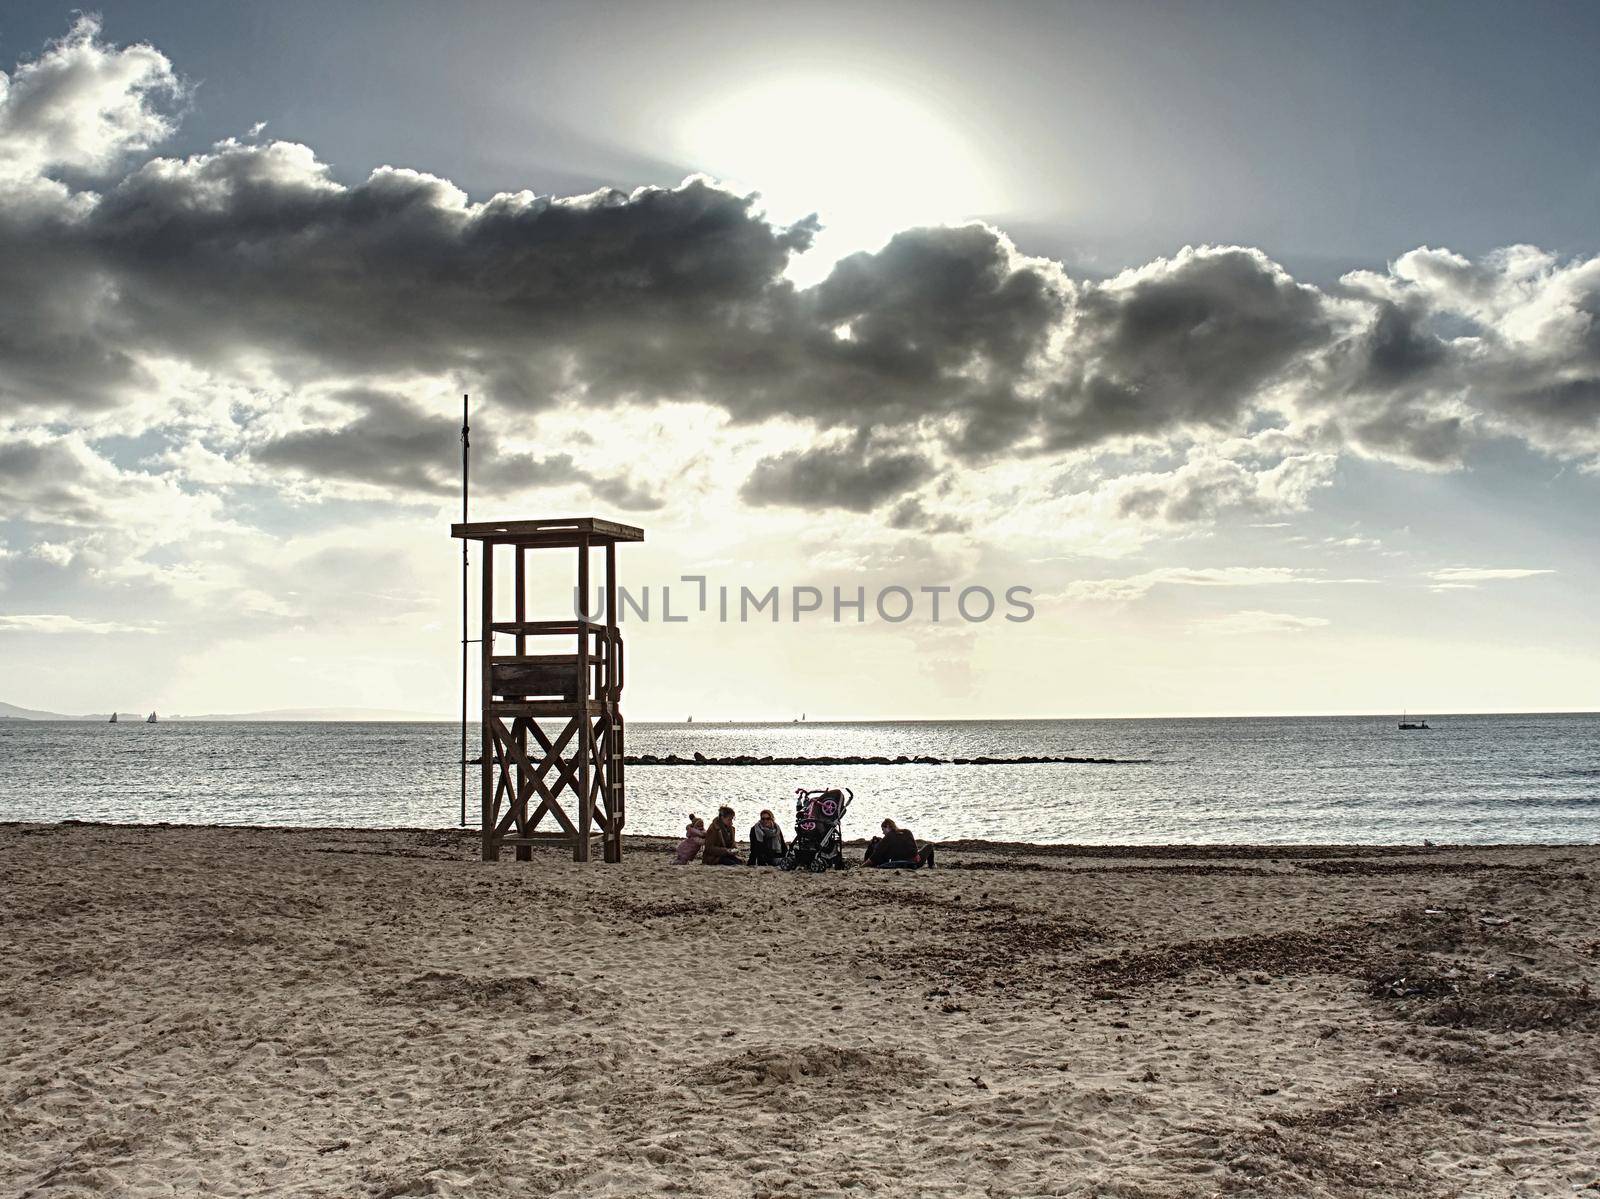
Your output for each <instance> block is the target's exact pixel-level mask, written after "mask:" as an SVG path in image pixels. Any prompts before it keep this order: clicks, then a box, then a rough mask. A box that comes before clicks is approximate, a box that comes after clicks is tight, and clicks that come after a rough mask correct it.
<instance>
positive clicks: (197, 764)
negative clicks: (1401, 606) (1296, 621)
mask: <svg viewBox="0 0 1600 1199" xmlns="http://www.w3.org/2000/svg"><path fill="white" fill-rule="evenodd" d="M1429 724H1430V726H1431V727H1430V728H1429V729H1427V730H1425V731H1416V732H1402V731H1400V730H1399V729H1397V728H1396V720H1395V718H1394V717H1370V716H1337V717H1289V718H1282V717H1273V718H1235V719H1228V718H1211V719H1144V720H978V721H888V722H880V723H824V722H820V721H809V722H806V723H789V724H651V723H634V722H630V723H629V725H628V752H629V753H630V754H646V753H654V754H657V755H664V754H670V753H676V754H679V755H682V756H692V755H693V754H694V753H695V752H696V751H699V752H701V753H703V754H705V755H706V756H708V757H732V756H737V755H742V754H749V755H752V756H757V757H759V756H765V755H771V756H774V757H796V756H807V757H818V756H828V757H846V756H862V757H875V756H882V757H889V758H893V757H898V756H901V755H905V756H907V757H916V756H927V757H938V758H956V757H965V758H972V757H982V756H987V757H1021V756H1027V755H1033V756H1041V755H1049V756H1074V757H1098V758H1117V759H1125V761H1122V762H1118V763H1107V764H1067V765H983V766H956V765H950V766H916V765H911V766H813V767H795V766H700V767H684V766H633V767H629V768H628V775H627V777H628V799H627V811H628V819H627V828H628V831H629V832H632V833H647V834H664V835H677V834H679V833H680V832H681V831H682V828H683V825H684V822H685V819H686V817H687V815H688V813H690V812H694V813H698V814H701V815H704V816H708V817H709V816H710V815H712V814H713V813H714V812H715V809H716V808H717V806H719V805H720V804H724V803H726V804H729V805H731V806H732V807H733V808H734V809H735V810H736V812H737V813H738V817H737V818H738V820H739V822H740V824H741V826H742V825H743V824H744V823H745V822H746V821H749V822H752V823H753V822H754V820H755V818H756V816H757V814H758V813H759V811H760V809H762V808H770V809H772V810H773V811H774V812H775V813H777V815H778V816H779V818H780V820H783V819H784V818H785V817H787V816H788V815H790V814H792V812H793V806H792V805H793V799H794V792H795V789H796V788H799V787H807V788H819V787H840V788H849V789H850V790H851V791H852V792H853V793H854V796H855V799H854V803H853V806H852V807H851V809H850V812H849V815H848V816H847V818H846V830H845V831H846V834H847V835H848V836H863V835H865V834H866V833H867V832H869V831H871V830H874V829H875V828H876V826H877V825H878V823H879V822H880V821H881V819H882V818H883V817H885V816H892V817H894V818H895V819H896V820H898V821H899V822H900V823H902V824H904V825H907V826H908V827H910V828H911V829H912V830H913V831H914V833H915V834H916V835H917V836H918V837H920V838H925V839H931V840H951V839H956V838H985V839H990V840H1004V841H1028V842H1035V843H1050V844H1061V843H1068V844H1090V845H1099V844H1145V845H1149V844H1172V843H1189V844H1197V843H1203V844H1217V843H1229V842H1250V843H1258V844H1259V843H1273V844H1307V843H1344V844H1420V843H1421V842H1422V841H1424V840H1431V841H1434V842H1436V843H1438V844H1479V845H1481V844H1504V843H1513V842H1551V843H1553V842H1563V843H1575V842H1590V843H1592V842H1596V841H1600V714H1594V713H1583V714H1566V713H1563V714H1547V715H1503V716H1491V715H1470V716H1468V715H1464V716H1432V717H1430V718H1429ZM473 733H474V735H473V739H472V745H473V749H472V753H473V754H476V752H477V739H476V729H474V730H473ZM477 788H478V774H477V771H476V769H473V770H471V771H470V772H469V778H468V789H467V796H466V823H467V824H468V825H469V826H471V825H475V824H476V823H477V820H478V802H479V801H478V790H477ZM461 796H462V788H461V768H460V731H459V726H457V725H454V724H444V723H440V724H421V723H419V724H409V723H404V724H402V723H392V724H390V723H350V724H343V723H242V722H204V721H193V722H191V721H168V722H164V723H160V724H154V725H149V724H142V723H119V724H115V725H111V724H102V723H90V722H80V721H73V722H54V721H31V720H0V820H4V821H60V820H69V819H70V820H88V821H109V822H113V823H140V824H144V823H158V822H168V823H173V824H228V825H315V826H334V827H341V826H342V827H362V828H392V827H413V828H414V827H422V828H439V827H449V826H455V825H457V824H458V823H459V822H460V820H461V812H462V805H461Z"/></svg>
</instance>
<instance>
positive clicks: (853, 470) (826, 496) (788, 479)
mask: <svg viewBox="0 0 1600 1199" xmlns="http://www.w3.org/2000/svg"><path fill="white" fill-rule="evenodd" d="M932 475H933V464H932V463H931V462H929V461H928V459H926V458H925V457H923V456H922V455H921V454H916V453H911V452H908V451H904V450H894V449H876V448H874V447H872V446H871V445H869V444H867V443H866V442H865V441H864V440H863V439H859V438H858V439H857V440H856V441H855V442H853V443H852V444H849V445H843V446H817V447H815V448H813V449H808V450H796V451H794V452H793V453H789V454H780V455H778V456H776V457H773V458H763V459H762V460H761V461H760V462H758V463H756V467H755V469H754V470H753V471H751V472H750V477H749V478H748V479H747V480H745V484H744V486H743V487H742V488H741V489H740V491H739V497H740V498H741V499H743V500H745V501H746V502H748V503H752V504H782V505H785V506H788V507H794V508H843V509H845V510H846V511H849V512H870V511H871V510H872V509H873V508H876V507H877V506H878V505H879V504H881V503H883V502H884V501H885V500H888V499H892V498H893V497H894V496H897V495H900V494H902V493H903V492H906V491H909V490H911V489H913V488H915V487H917V486H919V485H921V484H922V483H923V482H925V481H926V480H927V479H929V478H930V477H931V476H932Z"/></svg>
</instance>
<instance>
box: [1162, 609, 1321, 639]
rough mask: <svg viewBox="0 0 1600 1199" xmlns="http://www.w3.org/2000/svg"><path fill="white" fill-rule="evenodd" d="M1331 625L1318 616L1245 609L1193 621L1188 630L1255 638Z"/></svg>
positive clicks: (1302, 631) (1301, 631)
mask: <svg viewBox="0 0 1600 1199" xmlns="http://www.w3.org/2000/svg"><path fill="white" fill-rule="evenodd" d="M1331 623H1332V622H1331V621H1329V620H1327V619H1326V618H1324V617H1321V616H1296V615H1294V614H1293V613H1290V612H1263V611H1260V610H1259V609H1255V608H1247V609H1244V610H1243V611H1239V612H1229V613H1228V614H1227V615H1225V616H1214V617H1211V618H1210V619H1208V620H1201V621H1196V622H1195V623H1194V624H1193V625H1192V626H1191V628H1192V629H1193V630H1194V631H1195V632H1197V633H1218V634H1222V635H1223V636H1229V637H1237V636H1255V635H1259V634H1262V633H1304V632H1306V631H1307V630H1309V629H1320V628H1325V627H1327V626H1328V625H1329V624H1331Z"/></svg>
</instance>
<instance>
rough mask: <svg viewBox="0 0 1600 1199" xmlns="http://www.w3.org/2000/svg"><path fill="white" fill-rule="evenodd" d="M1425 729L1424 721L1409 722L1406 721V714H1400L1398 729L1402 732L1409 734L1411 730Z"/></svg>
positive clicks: (1425, 723) (1426, 725)
mask: <svg viewBox="0 0 1600 1199" xmlns="http://www.w3.org/2000/svg"><path fill="white" fill-rule="evenodd" d="M1427 727H1428V722H1427V720H1426V719H1423V720H1410V719H1407V716H1406V713H1404V712H1402V713H1400V729H1401V731H1402V732H1409V731H1410V730H1412V729H1425V728H1427Z"/></svg>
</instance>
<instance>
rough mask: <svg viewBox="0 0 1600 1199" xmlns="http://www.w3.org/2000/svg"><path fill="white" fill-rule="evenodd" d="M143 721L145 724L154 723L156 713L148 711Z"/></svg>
mask: <svg viewBox="0 0 1600 1199" xmlns="http://www.w3.org/2000/svg"><path fill="white" fill-rule="evenodd" d="M144 722H145V723H146V724H154V723H155V722H156V714H155V713H154V712H152V713H150V715H148V716H146V717H145V718H144Z"/></svg>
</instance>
